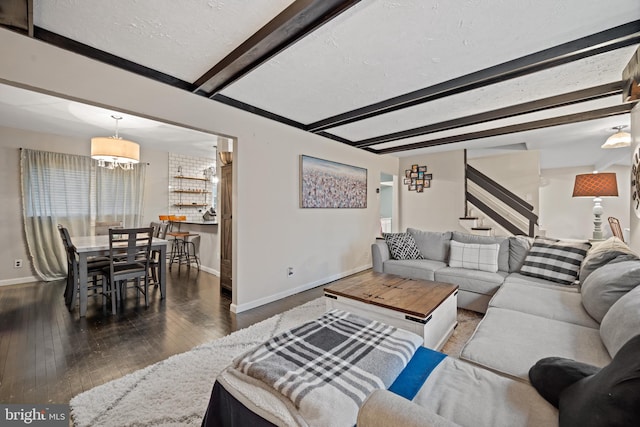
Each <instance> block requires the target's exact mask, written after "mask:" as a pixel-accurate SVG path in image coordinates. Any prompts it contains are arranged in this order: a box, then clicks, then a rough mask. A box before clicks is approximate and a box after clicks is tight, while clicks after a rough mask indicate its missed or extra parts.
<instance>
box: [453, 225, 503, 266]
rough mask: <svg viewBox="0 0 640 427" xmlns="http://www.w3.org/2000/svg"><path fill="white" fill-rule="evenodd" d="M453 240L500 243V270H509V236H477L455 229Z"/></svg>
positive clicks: (484, 243) (481, 243)
mask: <svg viewBox="0 0 640 427" xmlns="http://www.w3.org/2000/svg"><path fill="white" fill-rule="evenodd" d="M451 240H455V241H456V242H460V243H477V244H480V245H489V244H492V243H497V244H499V245H500V251H499V252H498V270H501V271H507V272H508V271H509V238H508V237H498V236H476V235H475V234H468V233H462V232H460V231H454V232H453V234H452V235H451Z"/></svg>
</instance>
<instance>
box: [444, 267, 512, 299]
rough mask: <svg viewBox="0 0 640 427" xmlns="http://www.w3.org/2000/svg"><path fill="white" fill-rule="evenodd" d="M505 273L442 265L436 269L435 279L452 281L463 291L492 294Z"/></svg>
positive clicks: (446, 281) (500, 283)
mask: <svg viewBox="0 0 640 427" xmlns="http://www.w3.org/2000/svg"><path fill="white" fill-rule="evenodd" d="M506 275H507V273H506V272H504V271H498V272H496V273H490V272H488V271H479V270H466V269H464V268H455V267H444V268H441V269H440V270H436V272H435V280H436V281H437V282H445V283H453V284H454V285H458V287H459V288H460V289H461V290H463V291H469V292H475V293H477V294H484V295H493V294H494V293H495V292H496V291H497V290H498V288H499V287H500V285H502V282H503V281H504V278H505V276H506Z"/></svg>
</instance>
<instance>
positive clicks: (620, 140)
mask: <svg viewBox="0 0 640 427" xmlns="http://www.w3.org/2000/svg"><path fill="white" fill-rule="evenodd" d="M624 128H626V126H616V127H614V128H613V130H617V132H616V133H614V134H613V135H611V136H610V137H609V138H607V140H606V142H605V143H604V144H602V145H601V146H600V148H620V147H628V146H630V145H631V134H630V133H629V132H622V129H624Z"/></svg>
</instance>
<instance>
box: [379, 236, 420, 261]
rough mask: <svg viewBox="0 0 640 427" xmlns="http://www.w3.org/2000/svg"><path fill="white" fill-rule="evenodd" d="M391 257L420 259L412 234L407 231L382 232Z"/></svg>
mask: <svg viewBox="0 0 640 427" xmlns="http://www.w3.org/2000/svg"><path fill="white" fill-rule="evenodd" d="M382 236H383V237H384V240H385V241H386V242H387V246H389V252H391V256H392V257H393V259H422V255H421V254H420V251H419V250H418V248H417V247H416V242H415V240H413V236H411V234H409V233H384V234H383V235H382Z"/></svg>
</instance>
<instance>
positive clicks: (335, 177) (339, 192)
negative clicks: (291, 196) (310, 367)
mask: <svg viewBox="0 0 640 427" xmlns="http://www.w3.org/2000/svg"><path fill="white" fill-rule="evenodd" d="M300 207H301V208H366V207H367V170H366V169H364V168H359V167H357V166H350V165H345V164H343V163H337V162H332V161H330V160H323V159H318V158H315V157H311V156H305V155H302V156H300Z"/></svg>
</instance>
